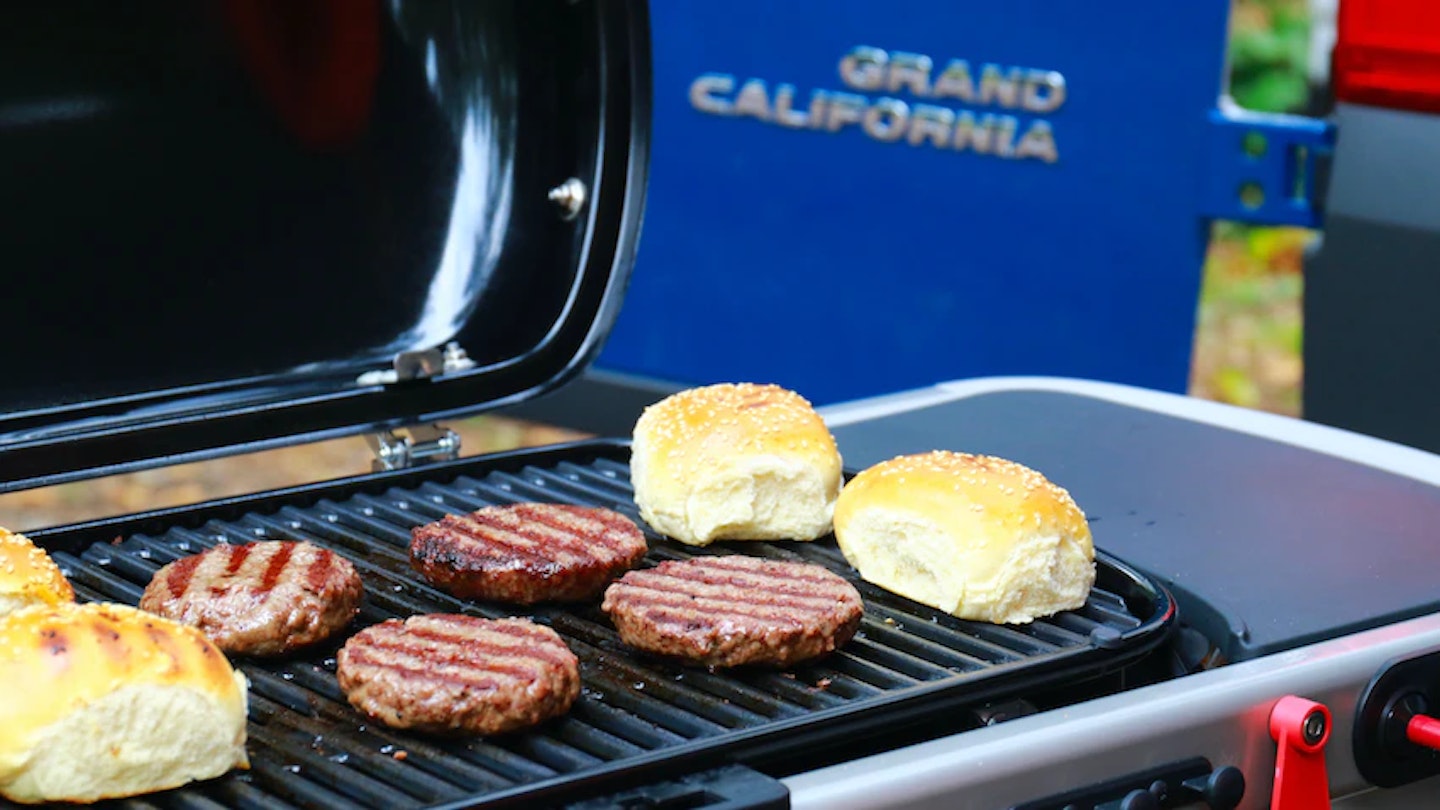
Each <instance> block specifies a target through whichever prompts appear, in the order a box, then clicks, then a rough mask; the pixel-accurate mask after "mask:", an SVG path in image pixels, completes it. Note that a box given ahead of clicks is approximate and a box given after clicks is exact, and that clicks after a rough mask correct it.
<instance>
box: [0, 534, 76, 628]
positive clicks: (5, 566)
mask: <svg viewBox="0 0 1440 810" xmlns="http://www.w3.org/2000/svg"><path fill="white" fill-rule="evenodd" d="M74 601H75V591H74V590H73V589H72V588H71V587H70V583H69V582H68V581H67V580H66V579H65V575H64V574H61V573H60V566H58V565H56V564H55V561H54V560H52V559H50V555H49V554H46V553H45V552H44V551H43V550H41V549H40V548H38V547H37V546H36V545H35V544H34V543H32V542H30V539H29V538H28V537H26V536H25V535H23V534H15V533H13V532H9V531H6V530H5V529H0V616H4V615H5V614H7V613H12V612H14V611H17V610H19V609H20V608H23V607H29V606H30V605H58V604H60V603H61V602H74Z"/></svg>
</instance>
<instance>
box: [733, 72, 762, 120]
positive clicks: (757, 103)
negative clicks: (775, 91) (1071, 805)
mask: <svg viewBox="0 0 1440 810" xmlns="http://www.w3.org/2000/svg"><path fill="white" fill-rule="evenodd" d="M735 115H749V116H752V117H754V118H758V119H760V120H761V121H769V120H770V97H769V96H768V95H766V93H765V82H763V81H761V80H760V79H751V80H749V81H747V82H745V84H743V85H742V86H741V87H740V93H739V94H738V95H736V96H735Z"/></svg>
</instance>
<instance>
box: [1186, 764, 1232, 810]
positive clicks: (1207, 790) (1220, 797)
mask: <svg viewBox="0 0 1440 810" xmlns="http://www.w3.org/2000/svg"><path fill="white" fill-rule="evenodd" d="M1185 787H1187V788H1189V789H1190V790H1193V791H1195V792H1196V793H1198V794H1200V798H1202V799H1204V800H1205V803H1206V804H1208V805H1210V807H1211V810H1235V808H1236V807H1239V806H1240V800H1241V799H1243V798H1245V774H1244V773H1242V772H1241V771H1240V769H1239V768H1237V767H1235V766H1234V765H1223V766H1221V767H1219V768H1216V769H1215V770H1213V771H1211V772H1210V773H1209V775H1207V776H1201V777H1196V778H1194V779H1186V780H1185Z"/></svg>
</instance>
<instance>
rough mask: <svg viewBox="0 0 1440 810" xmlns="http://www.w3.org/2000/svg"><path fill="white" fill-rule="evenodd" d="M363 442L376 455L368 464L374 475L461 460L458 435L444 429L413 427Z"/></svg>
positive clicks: (381, 434) (385, 433)
mask: <svg viewBox="0 0 1440 810" xmlns="http://www.w3.org/2000/svg"><path fill="white" fill-rule="evenodd" d="M365 442H366V444H369V445H370V449H371V450H372V451H374V453H375V460H374V461H373V462H371V464H370V468H371V469H372V470H374V471H375V472H384V471H386V470H403V469H406V468H407V467H416V466H419V465H421V464H429V463H432V462H436V461H454V460H455V459H457V458H459V457H460V434H458V433H456V432H455V431H453V430H451V429H450V428H447V427H445V426H444V425H416V426H414V427H408V428H397V429H395V430H385V431H381V432H379V433H371V434H368V435H367V436H366V437H365Z"/></svg>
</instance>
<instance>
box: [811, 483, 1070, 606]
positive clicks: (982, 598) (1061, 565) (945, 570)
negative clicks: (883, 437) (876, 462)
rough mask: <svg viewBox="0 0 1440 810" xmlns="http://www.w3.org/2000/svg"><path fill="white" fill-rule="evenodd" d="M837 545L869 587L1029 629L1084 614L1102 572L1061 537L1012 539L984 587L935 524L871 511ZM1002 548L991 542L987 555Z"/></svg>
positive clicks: (841, 535)
mask: <svg viewBox="0 0 1440 810" xmlns="http://www.w3.org/2000/svg"><path fill="white" fill-rule="evenodd" d="M837 539H838V540H839V544H840V549H841V551H842V552H843V553H844V555H845V557H846V559H847V560H849V561H850V563H851V564H852V565H854V566H855V567H856V568H857V569H858V570H859V571H860V573H861V575H862V576H863V577H864V578H865V579H866V580H868V581H870V582H872V583H874V584H876V585H879V586H880V587H882V588H885V589H886V590H890V591H893V592H895V593H898V594H900V595H902V596H905V597H907V598H909V599H913V600H915V601H916V602H919V603H921V604H924V605H929V606H930V607H933V608H937V609H939V610H943V611H945V612H946V613H949V614H952V615H954V616H958V617H960V618H962V619H971V620H976V621H985V622H991V623H994V624H1028V623H1030V622H1032V621H1034V620H1035V619H1038V618H1041V617H1044V616H1051V615H1053V614H1056V613H1059V612H1060V611H1063V610H1074V609H1076V608H1079V607H1081V606H1083V605H1084V604H1085V600H1086V599H1087V598H1088V597H1089V594H1090V588H1091V587H1092V586H1093V585H1094V584H1095V564H1094V562H1093V561H1091V559H1090V558H1089V556H1088V555H1087V554H1086V552H1085V549H1084V548H1083V547H1082V546H1081V544H1080V543H1078V542H1076V541H1075V540H1073V539H1070V538H1065V537H1062V536H1060V535H1058V534H1053V533H1043V532H1032V533H1027V534H1024V535H1022V536H1019V537H1016V538H1014V539H1013V540H1008V539H1007V540H1006V541H1005V542H1007V543H1009V544H1010V547H1009V549H1008V550H1007V552H1006V554H1005V557H1004V560H1003V562H1002V563H1001V564H1000V565H999V566H998V567H997V568H996V571H997V573H996V574H995V576H994V577H993V578H991V579H989V580H976V579H975V578H974V577H973V576H972V575H971V572H970V571H968V570H967V569H969V568H971V566H970V565H969V564H968V563H969V560H967V559H966V555H965V554H964V553H959V554H957V545H959V544H957V540H956V538H954V537H952V536H951V535H949V534H947V533H946V532H945V531H944V530H943V529H941V528H940V527H939V526H936V525H934V524H931V523H929V522H927V521H923V520H916V519H913V518H907V517H900V516H897V515H894V514H887V513H886V511H885V510H879V509H875V510H867V511H865V512H861V513H860V514H857V515H855V516H853V517H852V518H851V519H850V521H849V522H848V524H847V525H846V527H845V529H844V530H843V531H841V532H838V533H837ZM999 542H1000V540H999V539H998V538H989V542H988V543H981V544H980V548H984V547H985V546H986V545H988V544H989V543H999ZM976 553H980V554H985V553H989V552H988V549H987V550H986V551H979V550H978V549H977V551H976Z"/></svg>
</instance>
